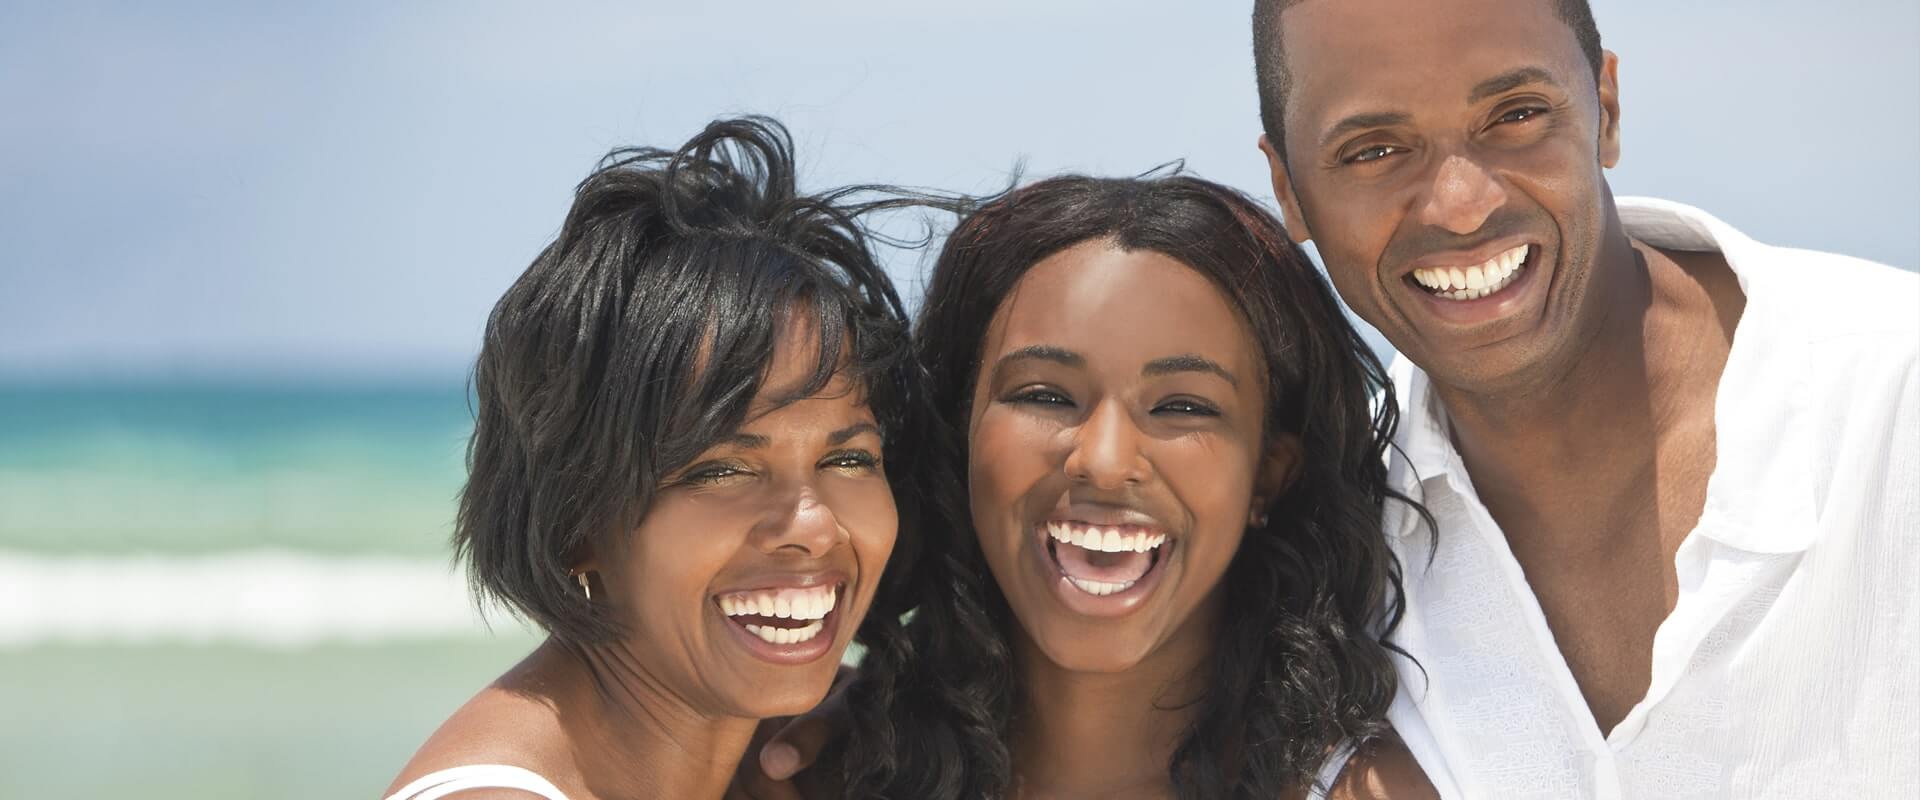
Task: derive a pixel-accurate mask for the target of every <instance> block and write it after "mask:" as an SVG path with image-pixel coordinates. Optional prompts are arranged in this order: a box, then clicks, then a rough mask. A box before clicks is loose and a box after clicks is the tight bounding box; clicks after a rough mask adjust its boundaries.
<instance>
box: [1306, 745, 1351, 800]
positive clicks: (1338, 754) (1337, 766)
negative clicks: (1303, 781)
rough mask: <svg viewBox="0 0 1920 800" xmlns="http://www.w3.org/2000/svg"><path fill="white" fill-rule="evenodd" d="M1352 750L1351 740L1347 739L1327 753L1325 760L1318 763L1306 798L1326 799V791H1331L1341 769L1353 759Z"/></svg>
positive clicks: (1312, 799)
mask: <svg viewBox="0 0 1920 800" xmlns="http://www.w3.org/2000/svg"><path fill="white" fill-rule="evenodd" d="M1353 751H1354V744H1353V740H1352V739H1348V740H1346V741H1343V742H1341V743H1340V746H1339V747H1335V748H1333V752H1331V753H1328V754H1327V760H1326V761H1324V762H1321V764H1320V773H1319V774H1317V775H1315V776H1313V785H1312V786H1310V787H1308V788H1307V800H1327V793H1328V792H1331V791H1333V784H1334V783H1335V782H1337V781H1339V780H1340V773H1341V771H1342V770H1345V769H1346V768H1347V762H1348V761H1350V760H1352V759H1353Z"/></svg>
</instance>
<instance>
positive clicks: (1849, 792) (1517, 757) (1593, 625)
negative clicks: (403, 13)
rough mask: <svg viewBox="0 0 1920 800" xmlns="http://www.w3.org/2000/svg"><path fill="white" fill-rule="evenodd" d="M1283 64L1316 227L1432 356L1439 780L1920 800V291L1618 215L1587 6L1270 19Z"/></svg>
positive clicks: (1604, 88)
mask: <svg viewBox="0 0 1920 800" xmlns="http://www.w3.org/2000/svg"><path fill="white" fill-rule="evenodd" d="M1254 50H1255V60H1256V64H1257V71H1258V77H1259V84H1260V101H1261V107H1262V112H1261V113H1262V118H1263V122H1264V127H1265V129H1266V135H1265V136H1263V137H1262V138H1261V142H1260V147H1261V149H1262V150H1263V151H1264V152H1265V153H1266V156H1267V159H1268V162H1269V164H1270V166H1271V168H1272V176H1273V186H1274V192H1275V195H1276V197H1277V198H1278V199H1279V200H1280V203H1281V206H1282V210H1283V212H1284V216H1285V219H1286V223H1287V226H1288V228H1289V230H1290V231H1291V232H1292V234H1293V235H1294V236H1295V238H1296V239H1298V240H1300V241H1305V240H1308V239H1311V240H1313V241H1314V243H1315V245H1316V247H1317V248H1318V250H1319V252H1320V255H1321V257H1322V259H1323V260H1324V261H1325V263H1326V267H1327V271H1328V273H1329V275H1330V276H1331V278H1332V280H1333V282H1334V284H1335V286H1336V287H1337V288H1338V290H1339V292H1340V294H1341V295H1342V297H1343V298H1345V300H1346V301H1347V303H1348V304H1349V305H1350V306H1351V307H1352V308H1353V309H1354V311H1355V312H1356V313H1358V314H1359V315H1360V316H1361V317H1362V318H1364V319H1366V320H1367V321H1368V322H1370V323H1372V324H1373V325H1374V326H1375V327H1376V328H1378V329H1379V330H1380V331H1381V333H1383V334H1384V335H1385V336H1386V337H1387V339H1388V340H1389V341H1391V342H1392V343H1393V344H1394V346H1395V347H1396V348H1397V349H1398V350H1399V351H1400V352H1401V354H1402V356H1401V358H1400V360H1399V361H1398V362H1397V363H1396V365H1395V369H1394V377H1395V384H1396V387H1397V390H1398V401H1399V402H1400V404H1401V429H1400V432H1399V437H1398V445H1399V447H1398V452H1396V453H1394V454H1393V455H1392V456H1391V459H1392V461H1391V465H1390V468H1391V470H1392V473H1393V475H1394V476H1395V477H1396V479H1397V480H1398V481H1400V485H1401V487H1402V489H1403V491H1406V492H1407V493H1408V494H1409V495H1411V496H1413V497H1415V498H1417V499H1420V500H1422V501H1423V502H1424V503H1425V504H1426V507H1427V509H1428V510H1429V511H1430V512H1431V513H1432V516H1433V519H1434V521H1435V523H1436V525H1437V530H1435V529H1433V528H1429V527H1428V526H1426V525H1424V524H1422V523H1421V521H1420V520H1419V518H1418V517H1417V516H1415V515H1413V514H1407V513H1399V512H1396V511H1395V510H1393V509H1389V513H1388V526H1387V528H1388V529H1387V533H1388V536H1389V537H1390V538H1391V539H1392V540H1393V542H1394V544H1395V547H1396V548H1397V550H1398V552H1399V554H1400V558H1401V561H1402V564H1403V565H1404V566H1405V567H1406V569H1407V584H1406V593H1407V600H1408V604H1409V609H1408V614H1407V617H1406V619H1405V621H1404V622H1403V623H1402V625H1401V626H1400V628H1399V630H1398V631H1397V632H1396V633H1395V636H1394V638H1395V641H1397V642H1398V643H1399V644H1400V645H1402V646H1403V647H1405V648H1406V650H1407V651H1408V653H1410V654H1411V655H1412V656H1413V658H1414V659H1416V660H1417V662H1418V663H1417V665H1416V664H1415V663H1414V662H1411V661H1409V662H1404V663H1403V664H1402V667H1403V669H1402V677H1403V687H1402V690H1401V694H1400V696H1399V698H1398V699H1397V701H1396V703H1395V706H1394V709H1393V711H1392V714H1391V717H1392V722H1393V724H1394V726H1395V728H1396V729H1397V730H1398V731H1399V733H1400V735H1401V736H1402V738H1403V739H1404V740H1405V741H1406V744H1407V747H1408V748H1409V749H1410V750H1411V751H1412V752H1413V754H1414V755H1415V756H1416V757H1417V758H1418V760H1419V762H1420V765H1421V767H1422V768H1424V769H1425V770H1426V772H1427V773H1428V776H1429V778H1430V779H1431V780H1432V781H1433V783H1434V785H1435V787H1436V788H1438V789H1439V791H1440V792H1441V793H1442V794H1443V795H1444V796H1449V797H1471V798H1519V797H1553V798H1561V797H1660V798H1681V797H1913V796H1920V755H1916V754H1920V675H1916V673H1915V666H1914V664H1915V661H1916V656H1920V592H1916V590H1915V588H1914V585H1915V576H1916V574H1920V370H1917V369H1916V351H1920V325H1916V317H1920V310H1917V309H1920V282H1917V281H1916V280H1915V277H1914V276H1913V275H1910V274H1907V273H1902V272H1898V271H1896V270H1893V269H1890V268H1887V267H1882V266H1879V265H1874V264H1869V263H1866V262H1861V261H1857V260H1853V259H1849V258H1844V257H1840V256H1833V255H1826V254H1820V253H1811V252H1805V251H1797V250H1787V249H1782V248H1776V247H1771V246H1768V245H1764V244H1761V243H1758V242H1756V241H1754V240H1753V239H1750V238H1748V237H1746V236H1744V235H1742V234H1741V233H1739V232H1738V231H1735V230H1734V229H1733V228H1731V227H1729V226H1728V225H1726V224H1724V223H1722V222H1720V221H1719V220H1716V219H1714V218H1713V217H1711V216H1709V215H1707V214H1706V213H1703V212H1701V211H1698V210H1695V209H1692V208H1689V207H1686V206H1682V205H1678V204H1674V203H1666V202H1661V201H1653V200H1635V199H1622V200H1620V201H1618V202H1616V201H1615V199H1614V197H1613V194H1612V191H1611V190H1610V189H1609V188H1608V186H1607V182H1606V178H1605V175H1604V172H1603V170H1604V169H1605V168H1608V167H1611V166H1613V165H1614V163H1615V162H1616V161H1617V160H1618V159H1619V157H1620V151H1621V134H1620V118H1621V97H1620V92H1619V86H1618V82H1617V70H1618V59H1616V58H1615V56H1614V55H1613V54H1612V53H1609V52H1605V51H1603V50H1602V49H1601V48H1600V40H1599V34H1598V33H1597V31H1596V30H1595V27H1594V22H1593V18H1592V15H1591V12H1590V11H1589V10H1588V8H1587V4H1586V3H1585V2H1584V0H1260V1H1259V2H1258V3H1257V5H1256V8H1255V11H1254ZM1756 113H1761V114H1763V113H1764V111H1763V110H1757V111H1756ZM1729 135H1730V136H1736V135H1738V132H1737V131H1729ZM1782 202H1816V200H1814V199H1810V198H1793V197H1787V198H1782Z"/></svg>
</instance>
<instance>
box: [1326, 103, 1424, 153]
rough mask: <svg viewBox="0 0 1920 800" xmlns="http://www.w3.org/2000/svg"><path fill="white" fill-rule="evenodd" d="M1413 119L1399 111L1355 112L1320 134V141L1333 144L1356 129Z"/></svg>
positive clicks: (1395, 123) (1401, 122) (1405, 122)
mask: <svg viewBox="0 0 1920 800" xmlns="http://www.w3.org/2000/svg"><path fill="white" fill-rule="evenodd" d="M1412 120H1413V117H1412V116H1410V115H1407V114H1404V113H1401V112H1399V111H1368V112H1364V113H1360V114H1354V115H1353V116H1350V117H1347V118H1346V119H1343V120H1340V121H1339V122H1336V123H1333V127H1330V128H1328V129H1327V132H1326V133H1323V134H1320V143H1321V144H1322V145H1327V144H1332V143H1333V141H1334V140H1336V139H1339V138H1340V137H1342V136H1345V135H1347V134H1349V133H1352V132H1354V131H1363V130H1366V129H1368V128H1385V127H1388V126H1390V125H1405V124H1407V123H1408V122H1411V121H1412Z"/></svg>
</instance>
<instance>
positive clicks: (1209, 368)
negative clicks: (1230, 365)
mask: <svg viewBox="0 0 1920 800" xmlns="http://www.w3.org/2000/svg"><path fill="white" fill-rule="evenodd" d="M1180 372H1204V373H1208V374H1211V375H1217V376H1219V377H1220V379H1221V380H1224V381H1226V382H1227V383H1228V384H1229V385H1231V386H1232V387H1233V388H1235V389H1238V388H1240V379H1239V378H1237V377H1234V374H1233V373H1232V372H1231V371H1229V370H1228V369H1227V368H1226V367H1223V366H1220V362H1218V361H1214V360H1213V359H1211V358H1207V357H1206V356H1198V355H1194V354H1192V353H1184V354H1181V355H1177V356H1167V357H1166V358H1156V359H1154V360H1152V361H1149V362H1147V365H1146V366H1144V367H1141V368H1140V374H1141V375H1145V376H1147V377H1149V378H1154V377H1159V376H1161V375H1172V374H1175V373H1180Z"/></svg>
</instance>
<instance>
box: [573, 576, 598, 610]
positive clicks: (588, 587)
mask: <svg viewBox="0 0 1920 800" xmlns="http://www.w3.org/2000/svg"><path fill="white" fill-rule="evenodd" d="M573 579H574V580H576V581H579V583H580V591H583V592H586V593H587V602H589V603H591V602H593V584H592V583H591V582H589V581H588V580H587V573H584V572H576V573H573Z"/></svg>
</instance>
